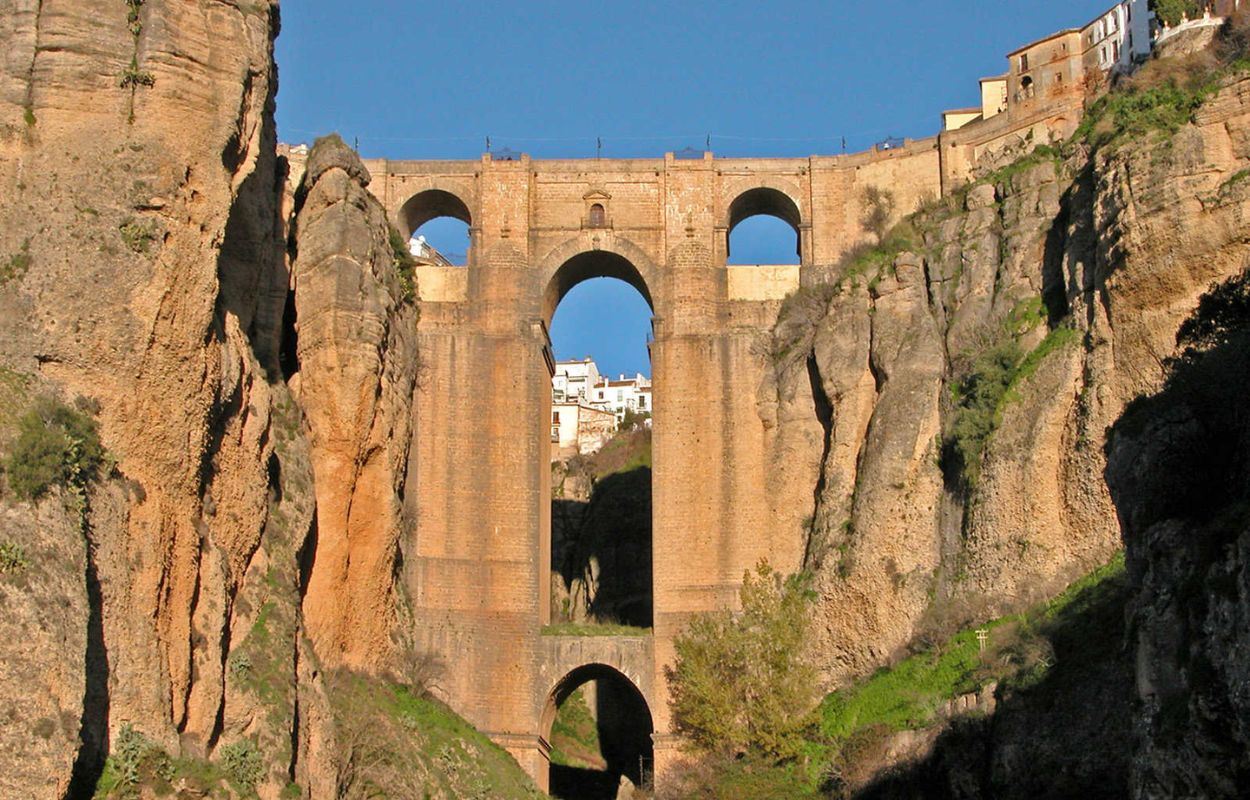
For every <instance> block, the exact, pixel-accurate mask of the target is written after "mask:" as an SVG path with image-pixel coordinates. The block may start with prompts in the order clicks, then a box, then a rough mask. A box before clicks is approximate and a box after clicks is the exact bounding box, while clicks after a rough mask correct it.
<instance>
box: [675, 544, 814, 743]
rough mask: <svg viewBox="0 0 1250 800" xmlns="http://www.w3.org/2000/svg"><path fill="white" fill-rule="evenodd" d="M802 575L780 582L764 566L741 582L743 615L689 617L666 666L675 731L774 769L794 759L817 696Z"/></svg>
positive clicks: (805, 584)
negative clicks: (670, 660) (774, 766)
mask: <svg viewBox="0 0 1250 800" xmlns="http://www.w3.org/2000/svg"><path fill="white" fill-rule="evenodd" d="M809 585H810V579H809V576H806V575H792V576H790V577H788V578H783V577H782V576H781V575H780V574H779V573H777V572H775V571H774V570H773V569H772V567H770V566H769V565H768V564H767V562H760V564H759V565H758V566H757V567H756V569H755V574H754V575H752V574H751V573H750V572H748V573H746V574H745V575H744V576H743V583H742V590H741V594H740V597H741V604H742V610H741V611H740V612H737V613H735V612H733V611H730V610H728V609H722V610H720V611H716V612H709V613H704V614H700V615H698V616H696V617H694V618H693V619H692V620H691V622H690V624H689V626H688V627H687V628H686V630H685V631H683V632H682V633H681V634H680V635H679V636H677V638H676V639H675V640H674V642H673V645H674V649H675V650H676V659H675V660H674V663H673V665H672V666H671V667H666V668H665V676H666V677H667V679H668V683H669V689H670V692H671V699H670V707H671V710H672V714H673V725H674V728H675V729H676V730H677V731H679V732H680V733H682V734H684V735H685V736H686V737H688V738H689V740H690V741H691V742H692V744H693V745H694V746H695V747H696V748H698V749H699V750H702V751H704V752H708V753H714V754H717V755H720V756H723V757H730V758H733V757H739V756H743V755H745V756H749V757H752V758H755V759H758V760H760V761H762V762H763V763H771V764H780V763H784V762H787V761H790V760H792V759H794V758H796V757H797V756H798V755H799V754H800V751H801V749H802V744H803V740H802V732H803V729H804V728H805V727H806V726H807V725H808V723H809V721H810V714H811V711H812V707H813V705H814V704H815V701H816V697H815V695H814V688H815V684H816V672H815V669H814V668H813V666H812V665H811V663H810V662H809V660H808V658H807V654H806V644H807V639H808V623H807V621H808V619H809V605H810V603H811V601H812V600H813V599H814V597H815V594H814V592H812V591H811V589H810V588H809Z"/></svg>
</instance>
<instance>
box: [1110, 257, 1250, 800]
mask: <svg viewBox="0 0 1250 800" xmlns="http://www.w3.org/2000/svg"><path fill="white" fill-rule="evenodd" d="M1248 298H1250V273H1246V272H1243V273H1242V274H1241V275H1240V276H1239V277H1238V278H1235V279H1234V280H1233V281H1232V282H1230V283H1227V284H1225V285H1224V286H1223V287H1222V288H1221V289H1220V290H1218V291H1216V292H1214V293H1213V294H1212V295H1211V296H1210V297H1208V298H1206V299H1205V300H1204V302H1203V304H1202V305H1201V306H1200V307H1199V310H1198V312H1197V314H1196V315H1195V317H1194V318H1192V319H1191V321H1190V322H1189V323H1187V325H1186V327H1185V328H1184V329H1183V332H1184V333H1185V334H1187V336H1186V339H1187V340H1186V341H1185V342H1184V344H1185V345H1186V347H1187V350H1186V353H1185V354H1184V355H1183V356H1182V357H1180V358H1179V359H1177V360H1176V361H1175V362H1173V363H1172V364H1171V368H1170V374H1169V377H1168V381H1167V383H1166V384H1165V386H1164V387H1163V389H1162V390H1161V391H1160V392H1158V393H1156V394H1153V395H1150V396H1148V397H1142V398H1140V399H1139V400H1137V401H1134V402H1133V403H1132V404H1131V405H1130V407H1129V408H1128V410H1127V411H1126V412H1125V414H1124V416H1123V417H1122V418H1121V419H1120V420H1119V421H1118V422H1117V423H1116V425H1115V427H1114V429H1113V431H1112V435H1111V439H1110V447H1109V458H1108V464H1107V482H1108V484H1109V485H1110V487H1111V490H1112V494H1113V496H1114V497H1115V500H1116V507H1117V510H1118V511H1119V514H1120V520H1121V522H1122V523H1123V525H1124V538H1125V545H1126V551H1127V561H1128V567H1129V569H1130V574H1131V576H1132V578H1133V582H1134V584H1135V588H1136V590H1137V594H1136V596H1135V597H1134V598H1133V603H1132V604H1131V606H1130V608H1131V618H1130V619H1131V624H1132V625H1133V629H1134V630H1135V632H1136V636H1135V643H1134V644H1135V647H1134V648H1133V650H1132V651H1130V656H1131V657H1132V660H1133V665H1134V668H1135V677H1136V682H1135V689H1136V695H1137V701H1138V709H1139V710H1138V713H1137V714H1136V717H1135V731H1134V733H1135V742H1134V745H1135V751H1134V758H1133V763H1132V776H1133V788H1134V796H1135V797H1139V798H1164V797H1211V798H1224V797H1227V798H1232V797H1238V796H1241V795H1242V794H1244V792H1245V787H1246V785H1247V781H1250V757H1248V755H1247V754H1248V753H1250V695H1247V685H1250V684H1248V679H1247V663H1248V662H1247V658H1246V656H1247V652H1246V651H1247V647H1250V613H1248V612H1250V605H1248V602H1250V582H1248V578H1247V574H1248V573H1247V569H1246V563H1247V561H1246V560H1247V557H1248V556H1250V524H1248V522H1250V520H1248V519H1247V505H1246V498H1247V496H1250V469H1247V467H1248V464H1247V454H1250V438H1248V437H1250V428H1248V427H1247V420H1246V415H1245V412H1244V408H1245V396H1246V392H1247V389H1250V304H1248V303H1247V299H1248Z"/></svg>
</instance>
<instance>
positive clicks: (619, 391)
mask: <svg viewBox="0 0 1250 800" xmlns="http://www.w3.org/2000/svg"><path fill="white" fill-rule="evenodd" d="M624 399H625V390H624V389H617V390H616V402H618V403H619V402H621V401H622V400H624Z"/></svg>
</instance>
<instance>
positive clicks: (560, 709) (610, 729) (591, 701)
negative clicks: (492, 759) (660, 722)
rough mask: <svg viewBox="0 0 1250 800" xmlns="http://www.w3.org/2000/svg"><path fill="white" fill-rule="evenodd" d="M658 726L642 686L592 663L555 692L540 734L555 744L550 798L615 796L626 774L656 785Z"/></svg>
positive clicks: (639, 784)
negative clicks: (653, 737) (654, 740)
mask: <svg viewBox="0 0 1250 800" xmlns="http://www.w3.org/2000/svg"><path fill="white" fill-rule="evenodd" d="M653 732H654V724H653V721H652V718H651V710H650V709H649V708H648V707H647V701H646V699H645V698H644V697H643V696H642V693H641V692H640V691H638V688H637V687H636V686H635V685H634V684H633V682H631V681H630V680H629V678H627V677H625V676H624V675H622V674H621V673H620V672H618V671H617V670H615V669H613V668H612V667H609V666H606V665H604V664H588V665H586V666H584V667H579V668H577V669H575V670H573V671H572V672H570V673H569V674H568V675H566V676H565V677H564V678H563V679H562V680H561V681H560V682H559V683H558V684H557V685H556V687H555V689H554V690H553V691H552V693H551V696H550V697H549V698H548V701H547V708H546V709H545V710H544V714H543V727H542V733H543V734H544V735H545V737H546V740H547V742H548V743H549V744H550V745H551V752H552V760H551V766H550V768H549V769H550V773H549V776H550V779H549V783H550V788H549V791H550V793H551V796H552V797H556V798H562V799H563V800H575V799H576V800H581V798H586V797H617V796H618V794H617V792H618V790H619V788H620V785H621V779H622V778H624V779H625V780H626V781H628V782H629V783H631V784H633V785H634V786H635V787H637V788H639V789H642V790H644V791H649V790H651V788H652V771H653V767H652V759H653V756H654V751H653V745H652V742H651V734H652V733H653Z"/></svg>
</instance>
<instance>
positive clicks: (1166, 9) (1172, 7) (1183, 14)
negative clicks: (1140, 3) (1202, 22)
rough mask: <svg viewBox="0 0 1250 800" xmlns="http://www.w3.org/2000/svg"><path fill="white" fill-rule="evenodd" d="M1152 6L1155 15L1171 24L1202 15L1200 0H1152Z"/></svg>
mask: <svg viewBox="0 0 1250 800" xmlns="http://www.w3.org/2000/svg"><path fill="white" fill-rule="evenodd" d="M1150 7H1151V10H1152V11H1154V12H1155V16H1157V17H1158V18H1159V20H1160V21H1162V22H1165V23H1167V24H1168V25H1169V26H1175V25H1179V24H1180V22H1181V20H1182V19H1197V18H1199V17H1201V16H1202V3H1201V2H1199V0H1151V2H1150Z"/></svg>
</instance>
